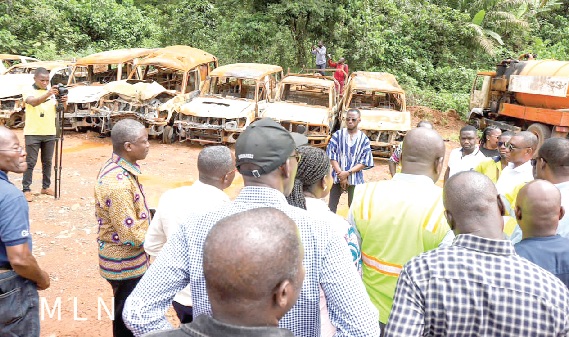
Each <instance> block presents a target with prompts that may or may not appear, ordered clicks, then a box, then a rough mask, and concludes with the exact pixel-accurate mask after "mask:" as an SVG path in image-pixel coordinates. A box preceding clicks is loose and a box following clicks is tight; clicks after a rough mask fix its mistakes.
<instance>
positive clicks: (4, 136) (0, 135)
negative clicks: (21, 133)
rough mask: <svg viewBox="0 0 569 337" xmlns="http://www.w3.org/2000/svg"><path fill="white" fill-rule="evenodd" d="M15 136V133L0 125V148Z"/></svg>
mask: <svg viewBox="0 0 569 337" xmlns="http://www.w3.org/2000/svg"><path fill="white" fill-rule="evenodd" d="M15 136H16V134H15V133H14V131H12V130H10V129H8V128H7V127H5V126H2V125H0V148H3V146H4V145H7V144H8V143H10V142H11V141H12V139H13V137H15Z"/></svg>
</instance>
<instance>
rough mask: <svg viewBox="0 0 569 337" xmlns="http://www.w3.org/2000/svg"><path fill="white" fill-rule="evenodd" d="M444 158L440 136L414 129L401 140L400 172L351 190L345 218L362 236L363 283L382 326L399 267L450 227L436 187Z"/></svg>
mask: <svg viewBox="0 0 569 337" xmlns="http://www.w3.org/2000/svg"><path fill="white" fill-rule="evenodd" d="M444 156H445V146H444V143H443V139H442V138H441V136H440V135H439V134H438V133H437V132H436V131H434V130H431V129H427V128H416V129H413V130H411V131H409V132H408V133H407V135H406V136H405V139H404V140H403V156H402V158H401V164H402V169H401V173H396V174H395V176H394V177H393V179H391V180H384V181H380V182H375V183H368V184H365V185H361V186H359V187H358V188H356V191H355V195H354V202H353V203H352V206H351V208H350V214H349V219H348V220H349V221H350V222H352V224H354V225H355V226H356V228H357V229H358V231H359V232H360V235H361V238H362V243H361V251H362V261H363V281H364V284H365V286H366V290H367V292H368V295H369V296H370V298H371V301H372V302H373V304H374V305H375V306H376V307H377V309H378V310H379V321H380V323H381V324H380V325H381V326H382V327H384V326H385V324H386V323H387V319H388V317H389V312H390V311H391V304H392V303H393V294H394V292H395V285H396V283H397V278H398V277H399V273H400V272H401V268H402V267H403V265H404V264H405V263H406V262H407V261H409V260H410V259H411V258H413V257H414V256H417V255H419V254H421V253H423V252H425V251H427V250H431V249H434V248H437V247H438V246H439V244H440V243H441V241H442V240H443V238H444V236H445V235H446V234H447V233H448V232H449V231H450V228H449V227H448V225H447V223H446V220H445V218H444V207H443V203H442V189H441V188H440V187H438V186H436V185H435V182H436V181H437V180H438V178H439V176H440V174H441V172H442V165H443V161H444Z"/></svg>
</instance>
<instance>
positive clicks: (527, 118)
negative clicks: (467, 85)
mask: <svg viewBox="0 0 569 337" xmlns="http://www.w3.org/2000/svg"><path fill="white" fill-rule="evenodd" d="M468 120H469V123H470V124H472V125H474V126H476V127H478V128H479V129H483V128H485V127H487V126H489V125H495V126H497V127H499V128H500V129H502V130H511V131H519V130H527V131H530V132H532V133H534V134H535V135H536V136H537V138H538V147H539V146H541V144H543V142H544V141H545V139H547V138H549V137H566V136H567V134H568V133H569V62H567V61H555V60H528V61H519V60H512V59H507V60H504V61H502V62H501V63H500V64H498V65H497V67H496V71H483V72H478V73H477V74H476V78H475V79H474V82H473V85H472V89H471V93H470V113H469V116H468Z"/></svg>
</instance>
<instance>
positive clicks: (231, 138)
mask: <svg viewBox="0 0 569 337" xmlns="http://www.w3.org/2000/svg"><path fill="white" fill-rule="evenodd" d="M282 76H283V70H282V68H281V67H280V66H275V65H270V64H259V63H235V64H228V65H225V66H221V67H219V68H216V69H214V70H213V71H212V72H211V73H210V75H209V77H208V78H207V79H206V81H205V83H204V85H203V87H202V90H201V92H200V95H199V96H198V97H196V98H194V99H193V100H192V101H191V102H189V103H186V104H184V105H182V106H181V108H180V113H179V115H178V120H176V121H175V122H174V125H175V127H176V128H177V132H178V135H179V139H180V141H184V140H185V141H190V142H196V143H200V144H228V143H229V144H231V143H235V141H236V140H237V137H239V134H240V133H241V132H243V130H245V128H246V127H247V126H248V125H249V124H250V123H251V122H253V121H254V120H255V119H256V118H257V117H258V116H259V115H260V114H261V113H262V111H263V110H264V109H265V108H266V105H267V102H268V101H272V100H274V99H275V96H276V92H277V84H278V82H279V81H280V80H281V79H282Z"/></svg>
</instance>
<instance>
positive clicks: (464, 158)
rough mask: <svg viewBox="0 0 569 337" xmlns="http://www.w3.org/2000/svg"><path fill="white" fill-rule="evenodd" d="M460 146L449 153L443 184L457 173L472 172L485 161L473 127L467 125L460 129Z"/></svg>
mask: <svg viewBox="0 0 569 337" xmlns="http://www.w3.org/2000/svg"><path fill="white" fill-rule="evenodd" d="M460 146H461V148H459V149H454V150H452V151H451V152H450V155H449V158H448V167H447V170H446V172H445V182H446V181H447V180H448V178H450V177H452V176H453V175H455V174H457V173H458V172H462V171H470V170H472V169H473V168H475V167H476V166H477V165H478V164H479V163H480V162H481V161H483V160H485V159H486V156H485V155H484V153H482V152H481V151H480V148H479V147H478V135H477V134H476V128H475V127H474V126H472V125H467V126H465V127H463V128H462V129H460Z"/></svg>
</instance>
